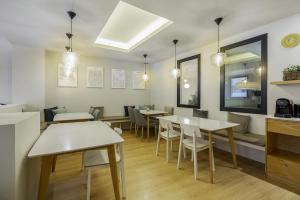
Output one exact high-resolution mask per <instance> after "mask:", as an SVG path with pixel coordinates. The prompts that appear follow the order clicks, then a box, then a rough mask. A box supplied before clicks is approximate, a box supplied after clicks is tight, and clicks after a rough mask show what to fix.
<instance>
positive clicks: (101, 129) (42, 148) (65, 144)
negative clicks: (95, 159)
mask: <svg viewBox="0 0 300 200" xmlns="http://www.w3.org/2000/svg"><path fill="white" fill-rule="evenodd" d="M123 142H124V140H123V139H122V138H121V137H120V136H119V135H118V134H117V133H116V132H115V131H114V130H113V129H111V128H110V127H108V126H107V125H105V124H104V123H103V122H101V121H91V122H77V123H61V124H52V125H50V126H49V127H48V128H47V129H46V130H45V131H44V133H43V134H42V135H41V136H40V137H39V139H38V140H37V141H36V143H35V144H34V146H33V147H32V149H31V150H30V152H29V154H28V157H29V158H33V157H41V158H42V166H41V175H40V183H39V193H38V199H39V200H44V199H46V194H47V190H48V184H49V178H50V174H51V170H52V164H53V160H54V157H55V156H57V155H61V154H67V153H73V152H82V151H86V150H90V149H99V148H107V151H108V157H109V163H110V169H111V176H112V180H113V186H114V192H115V197H116V199H118V200H119V199H120V190H119V182H118V172H117V164H116V157H115V146H114V145H115V144H120V147H121V148H120V151H121V152H120V153H121V154H123V147H122V143H123Z"/></svg>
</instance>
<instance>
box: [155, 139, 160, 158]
mask: <svg viewBox="0 0 300 200" xmlns="http://www.w3.org/2000/svg"><path fill="white" fill-rule="evenodd" d="M159 143H160V134H158V136H157V144H156V156H158V151H159Z"/></svg>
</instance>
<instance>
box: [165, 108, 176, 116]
mask: <svg viewBox="0 0 300 200" xmlns="http://www.w3.org/2000/svg"><path fill="white" fill-rule="evenodd" d="M164 111H165V112H166V113H167V114H169V115H174V107H170V106H165V107H164Z"/></svg>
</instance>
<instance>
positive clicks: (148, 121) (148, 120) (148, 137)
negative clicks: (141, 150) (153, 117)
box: [147, 115, 150, 141]
mask: <svg viewBox="0 0 300 200" xmlns="http://www.w3.org/2000/svg"><path fill="white" fill-rule="evenodd" d="M149 126H150V116H149V115H147V139H148V141H149V139H150V133H149Z"/></svg>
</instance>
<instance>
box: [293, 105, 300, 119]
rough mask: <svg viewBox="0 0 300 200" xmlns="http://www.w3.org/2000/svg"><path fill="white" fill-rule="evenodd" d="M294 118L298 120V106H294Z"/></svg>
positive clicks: (299, 109) (299, 116)
mask: <svg viewBox="0 0 300 200" xmlns="http://www.w3.org/2000/svg"><path fill="white" fill-rule="evenodd" d="M294 117H297V118H300V105H299V104H294Z"/></svg>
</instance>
